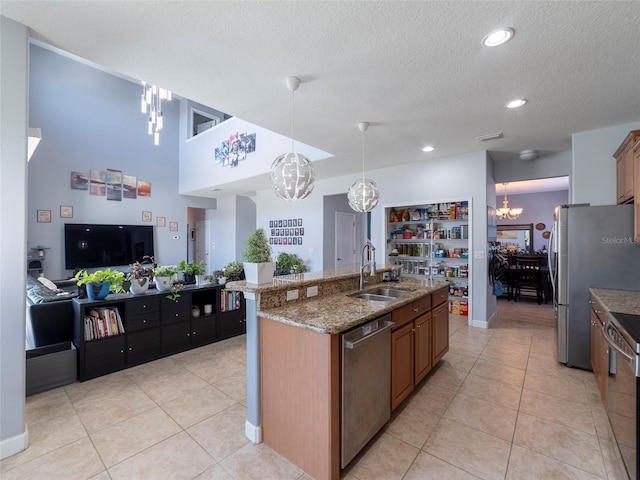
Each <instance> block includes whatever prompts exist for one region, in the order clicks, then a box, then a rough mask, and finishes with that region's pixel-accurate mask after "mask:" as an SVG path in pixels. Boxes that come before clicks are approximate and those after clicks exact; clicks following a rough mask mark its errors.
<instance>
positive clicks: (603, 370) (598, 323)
mask: <svg viewBox="0 0 640 480" xmlns="http://www.w3.org/2000/svg"><path fill="white" fill-rule="evenodd" d="M590 303H591V368H593V374H594V375H595V377H596V383H597V385H598V389H599V390H600V398H602V402H603V403H604V406H605V408H606V406H607V381H608V378H609V345H608V344H607V341H606V340H605V338H604V323H605V315H606V313H605V310H604V308H603V307H602V305H601V304H600V302H598V301H597V300H596V298H595V297H593V296H591V301H590Z"/></svg>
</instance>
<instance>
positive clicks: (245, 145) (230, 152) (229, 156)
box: [214, 133, 256, 167]
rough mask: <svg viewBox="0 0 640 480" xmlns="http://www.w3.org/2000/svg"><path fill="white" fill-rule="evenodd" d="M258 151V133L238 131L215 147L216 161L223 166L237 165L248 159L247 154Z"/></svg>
mask: <svg viewBox="0 0 640 480" xmlns="http://www.w3.org/2000/svg"><path fill="white" fill-rule="evenodd" d="M255 151H256V134H255V133H251V134H247V133H236V134H235V135H231V136H230V137H229V139H228V140H225V141H224V142H222V144H221V145H220V147H218V148H216V149H215V152H214V155H215V157H214V158H215V163H217V164H218V165H222V166H223V167H227V166H229V167H237V166H238V162H240V161H242V160H246V159H247V154H249V153H252V152H255Z"/></svg>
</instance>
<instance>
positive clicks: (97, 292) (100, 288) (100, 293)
mask: <svg viewBox="0 0 640 480" xmlns="http://www.w3.org/2000/svg"><path fill="white" fill-rule="evenodd" d="M110 288H111V284H110V283H108V282H105V283H89V284H87V296H88V297H89V298H90V299H91V300H104V299H105V298H106V297H107V295H109V289H110Z"/></svg>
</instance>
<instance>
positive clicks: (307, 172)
mask: <svg viewBox="0 0 640 480" xmlns="http://www.w3.org/2000/svg"><path fill="white" fill-rule="evenodd" d="M299 86H300V79H299V78H298V77H289V78H287V87H288V88H289V90H291V92H292V94H291V152H289V153H283V154H282V155H280V156H278V157H277V158H276V159H275V160H274V161H273V164H272V165H271V184H272V185H273V190H274V192H275V194H276V195H277V196H278V197H280V198H282V199H283V200H287V201H288V200H291V201H294V202H295V201H297V200H303V199H305V198H307V197H308V196H309V194H310V193H311V192H312V191H313V187H314V186H315V181H316V175H315V171H314V169H313V165H312V164H311V160H309V159H308V158H307V157H305V156H304V155H303V154H301V153H295V150H294V140H293V123H294V103H295V102H294V96H295V91H296V90H297V89H298V87H299Z"/></svg>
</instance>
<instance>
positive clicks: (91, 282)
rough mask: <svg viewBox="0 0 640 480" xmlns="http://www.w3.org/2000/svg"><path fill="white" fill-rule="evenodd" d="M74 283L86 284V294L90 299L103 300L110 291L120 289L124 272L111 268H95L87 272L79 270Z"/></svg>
mask: <svg viewBox="0 0 640 480" xmlns="http://www.w3.org/2000/svg"><path fill="white" fill-rule="evenodd" d="M75 279H76V283H77V285H78V286H79V287H81V286H82V285H85V286H86V289H87V296H88V297H89V298H90V299H91V300H103V299H104V298H106V296H107V295H108V294H109V292H110V291H113V292H119V291H122V283H123V282H124V273H123V272H119V271H117V270H112V269H111V268H106V269H105V270H96V271H95V272H93V273H87V271H86V270H80V271H79V272H78V273H76V275H75Z"/></svg>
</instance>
